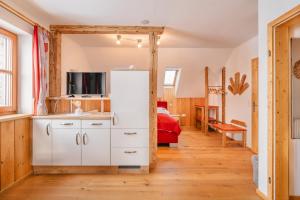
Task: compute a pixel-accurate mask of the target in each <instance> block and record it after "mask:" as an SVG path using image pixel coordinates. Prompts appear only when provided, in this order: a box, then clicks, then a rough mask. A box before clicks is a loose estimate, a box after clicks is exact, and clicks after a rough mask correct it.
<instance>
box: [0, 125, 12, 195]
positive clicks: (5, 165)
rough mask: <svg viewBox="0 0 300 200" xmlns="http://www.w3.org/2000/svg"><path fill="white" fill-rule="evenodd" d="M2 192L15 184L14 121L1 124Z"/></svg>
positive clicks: (0, 162)
mask: <svg viewBox="0 0 300 200" xmlns="http://www.w3.org/2000/svg"><path fill="white" fill-rule="evenodd" d="M0 126H1V128H0V138H1V139H0V143H1V144H0V147H1V150H0V152H1V154H0V158H1V161H0V164H1V182H0V183H1V190H3V189H5V188H7V187H8V186H10V185H11V184H13V183H14V177H15V175H14V132H15V130H14V128H15V126H14V121H7V122H2V123H1V124H0Z"/></svg>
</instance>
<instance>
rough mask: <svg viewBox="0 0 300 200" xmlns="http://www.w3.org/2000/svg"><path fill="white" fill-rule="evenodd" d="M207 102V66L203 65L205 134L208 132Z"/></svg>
mask: <svg viewBox="0 0 300 200" xmlns="http://www.w3.org/2000/svg"><path fill="white" fill-rule="evenodd" d="M208 104H209V95H208V67H207V66H206V67H205V105H204V131H205V134H208V118H209V117H208V115H209V113H208Z"/></svg>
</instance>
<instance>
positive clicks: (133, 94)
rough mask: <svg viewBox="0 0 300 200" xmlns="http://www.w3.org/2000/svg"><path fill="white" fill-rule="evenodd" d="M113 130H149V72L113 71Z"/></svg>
mask: <svg viewBox="0 0 300 200" xmlns="http://www.w3.org/2000/svg"><path fill="white" fill-rule="evenodd" d="M110 98H111V111H112V112H113V114H114V120H113V124H112V128H113V129H115V128H117V129H119V128H145V129H146V128H149V71H133V70H123V71H122V70H120V71H118V70H116V71H111V97H110Z"/></svg>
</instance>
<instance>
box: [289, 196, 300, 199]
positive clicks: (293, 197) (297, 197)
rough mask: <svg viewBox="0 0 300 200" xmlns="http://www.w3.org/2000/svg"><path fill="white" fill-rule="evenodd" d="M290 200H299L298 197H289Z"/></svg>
mask: <svg viewBox="0 0 300 200" xmlns="http://www.w3.org/2000/svg"><path fill="white" fill-rule="evenodd" d="M290 200H300V196H290Z"/></svg>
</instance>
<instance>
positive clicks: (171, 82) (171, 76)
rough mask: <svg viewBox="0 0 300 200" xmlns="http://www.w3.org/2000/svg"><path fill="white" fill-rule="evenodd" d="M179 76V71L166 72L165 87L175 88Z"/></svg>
mask: <svg viewBox="0 0 300 200" xmlns="http://www.w3.org/2000/svg"><path fill="white" fill-rule="evenodd" d="M177 75H178V70H177V69H167V70H166V71H165V79H164V86H175V83H176V79H177Z"/></svg>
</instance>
